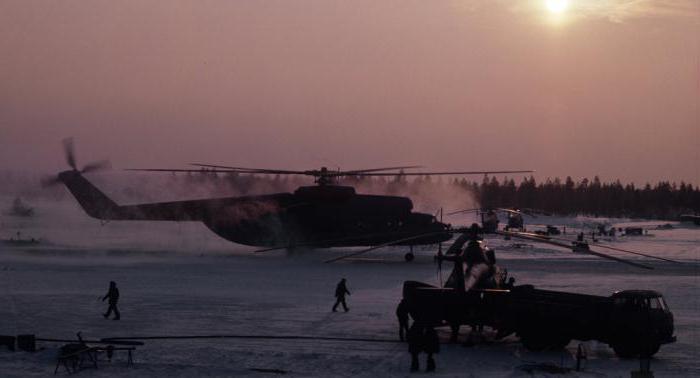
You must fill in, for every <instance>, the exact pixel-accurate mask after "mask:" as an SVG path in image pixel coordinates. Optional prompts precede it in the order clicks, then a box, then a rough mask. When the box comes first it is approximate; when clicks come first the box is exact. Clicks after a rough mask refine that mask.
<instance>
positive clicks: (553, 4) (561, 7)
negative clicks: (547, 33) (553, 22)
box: [546, 0, 569, 13]
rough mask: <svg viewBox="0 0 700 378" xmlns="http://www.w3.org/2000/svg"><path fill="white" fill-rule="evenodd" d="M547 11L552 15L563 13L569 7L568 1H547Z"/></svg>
mask: <svg viewBox="0 0 700 378" xmlns="http://www.w3.org/2000/svg"><path fill="white" fill-rule="evenodd" d="M546 5H547V10H549V11H550V12H552V13H562V12H564V11H565V10H566V8H567V7H568V5H569V2H568V1H567V0H547V1H546Z"/></svg>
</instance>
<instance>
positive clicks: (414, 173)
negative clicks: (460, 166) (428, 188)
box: [357, 171, 535, 176]
mask: <svg viewBox="0 0 700 378" xmlns="http://www.w3.org/2000/svg"><path fill="white" fill-rule="evenodd" d="M532 172H535V171H454V172H451V171H445V172H396V173H359V174H357V176H439V175H487V174H496V175H497V174H505V173H532Z"/></svg>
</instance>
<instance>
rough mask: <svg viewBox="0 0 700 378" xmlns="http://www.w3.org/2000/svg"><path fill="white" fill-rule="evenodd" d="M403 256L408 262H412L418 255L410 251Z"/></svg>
mask: <svg viewBox="0 0 700 378" xmlns="http://www.w3.org/2000/svg"><path fill="white" fill-rule="evenodd" d="M403 258H404V260H406V262H411V261H413V259H415V258H416V256H415V255H414V254H413V252H408V253H406V254H405V255H404V256H403Z"/></svg>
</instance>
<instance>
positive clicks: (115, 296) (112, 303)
mask: <svg viewBox="0 0 700 378" xmlns="http://www.w3.org/2000/svg"><path fill="white" fill-rule="evenodd" d="M105 299H109V301H108V302H107V303H109V308H107V312H106V313H104V314H102V316H104V317H105V319H107V318H109V315H110V314H112V311H114V320H119V319H120V318H121V314H119V309H117V302H119V289H117V283H116V282H114V281H109V291H107V295H105V296H104V297H103V298H102V302H104V301H105Z"/></svg>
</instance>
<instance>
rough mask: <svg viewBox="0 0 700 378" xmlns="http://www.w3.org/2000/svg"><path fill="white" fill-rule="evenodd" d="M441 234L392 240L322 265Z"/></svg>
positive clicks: (430, 233)
mask: <svg viewBox="0 0 700 378" xmlns="http://www.w3.org/2000/svg"><path fill="white" fill-rule="evenodd" d="M443 233H446V231H440V232H429V233H426V234H420V235H414V236H411V237H408V238H403V239H398V240H393V241H390V242H387V243H382V244H379V245H375V246H374V247H371V248H367V249H363V250H361V251H358V252H353V253H348V254H347V255H343V256H340V257H336V258H332V259H330V260H326V261H324V263H332V262H335V261H338V260H344V259H347V258H348V257H354V256H359V255H362V254H365V253H367V252H370V251H374V250H375V249H379V248H384V247H388V246H390V245H395V244H399V243H403V242H407V241H411V240H415V239H420V238H424V237H426V236H432V235H438V234H443Z"/></svg>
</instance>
